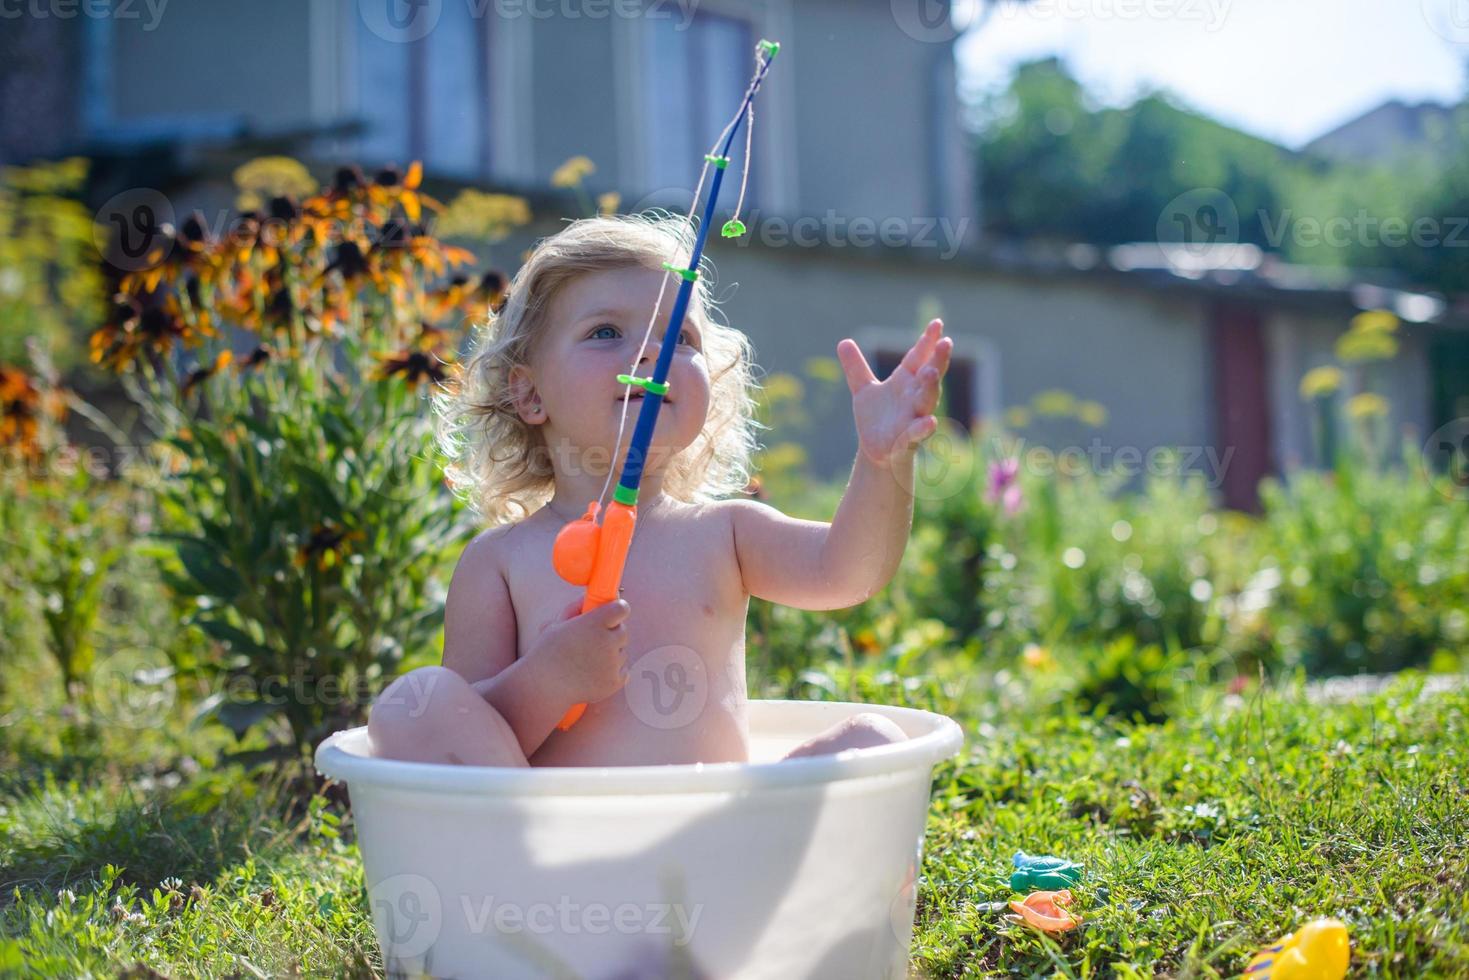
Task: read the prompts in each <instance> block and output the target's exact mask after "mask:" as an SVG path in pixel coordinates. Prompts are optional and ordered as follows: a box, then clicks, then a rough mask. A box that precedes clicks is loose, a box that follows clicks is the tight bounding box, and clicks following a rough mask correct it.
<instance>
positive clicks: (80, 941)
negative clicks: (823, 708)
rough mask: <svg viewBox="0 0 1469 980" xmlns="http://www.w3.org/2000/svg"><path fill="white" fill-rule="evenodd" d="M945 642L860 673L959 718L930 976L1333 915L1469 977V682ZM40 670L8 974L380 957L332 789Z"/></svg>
mask: <svg viewBox="0 0 1469 980" xmlns="http://www.w3.org/2000/svg"><path fill="white" fill-rule="evenodd" d="M930 667H931V669H930V670H927V671H925V675H926V676H927V677H928V678H929V682H928V683H914V682H913V680H912V679H911V678H910V679H909V681H908V683H906V684H896V685H891V686H886V687H885V686H883V685H872V684H864V685H861V688H862V690H864V691H865V692H866V694H867V696H870V697H874V698H881V699H882V700H887V701H893V702H906V703H909V704H914V705H918V706H925V707H932V708H935V709H938V710H941V711H945V712H948V713H950V714H952V715H954V716H955V717H957V718H958V719H960V720H961V722H962V723H963V725H964V728H965V732H966V736H967V740H968V741H967V745H966V747H965V751H964V752H963V754H962V755H961V756H960V757H958V758H957V759H955V760H954V761H953V762H952V763H948V764H945V765H944V766H942V767H941V768H940V770H939V771H938V772H937V773H936V779H935V783H934V802H933V810H932V815H931V819H930V825H929V836H928V842H927V845H926V859H925V862H924V867H923V874H922V879H921V883H920V892H919V904H918V924H917V928H916V932H915V938H914V943H913V969H914V973H915V974H916V975H920V976H935V977H968V976H1016V975H1019V976H1065V977H1086V976H1117V977H1132V976H1155V975H1167V976H1180V977H1184V976H1192V977H1213V976H1231V975H1235V974H1237V973H1238V972H1239V971H1240V970H1241V969H1242V968H1243V966H1244V964H1245V962H1246V960H1247V959H1248V956H1249V954H1250V953H1251V952H1253V951H1254V949H1255V948H1256V947H1258V946H1260V945H1262V944H1264V943H1267V942H1268V941H1270V940H1272V939H1274V938H1275V937H1276V936H1278V935H1279V934H1281V933H1283V932H1286V931H1289V930H1290V929H1292V928H1294V927H1295V926H1297V925H1298V924H1300V923H1301V922H1303V921H1305V920H1307V919H1309V918H1312V917H1315V916H1324V915H1332V916H1337V917H1339V918H1341V919H1343V920H1345V921H1346V922H1347V923H1348V925H1349V926H1350V927H1351V931H1352V941H1353V967H1352V973H1351V975H1352V976H1385V977H1386V976H1396V977H1435V976H1436V977H1455V976H1465V975H1469V895H1466V890H1465V888H1464V885H1465V883H1466V882H1469V780H1466V774H1469V750H1466V746H1469V721H1466V713H1469V712H1466V709H1469V691H1466V690H1465V689H1464V688H1462V687H1458V686H1455V685H1453V684H1447V685H1445V684H1442V683H1435V684H1428V683H1425V679H1424V678H1423V676H1422V675H1417V676H1414V675H1403V676H1400V677H1398V678H1397V679H1395V680H1393V681H1392V682H1390V683H1389V684H1387V685H1386V687H1385V688H1383V689H1382V690H1381V691H1378V692H1375V693H1368V694H1362V695H1357V696H1338V697H1331V696H1329V695H1330V690H1331V689H1329V688H1323V687H1321V686H1315V687H1305V686H1302V685H1300V684H1287V685H1283V686H1279V687H1276V686H1266V687H1259V686H1257V687H1255V688H1254V689H1253V691H1252V692H1249V693H1246V694H1245V695H1243V696H1240V695H1230V694H1226V693H1224V692H1223V691H1222V690H1216V689H1214V688H1198V689H1194V690H1192V692H1191V693H1189V694H1188V695H1187V696H1186V697H1184V698H1183V699H1181V700H1180V701H1179V702H1178V703H1177V704H1176V705H1175V707H1174V711H1173V717H1172V718H1171V720H1168V721H1165V722H1163V723H1161V724H1131V723H1121V722H1116V721H1110V720H1099V719H1096V718H1092V717H1089V716H1083V715H1080V714H1077V713H1068V712H1066V711H1064V710H1058V709H1056V708H1046V707H1044V706H1043V705H1040V704H1039V703H1037V702H1036V701H1035V700H1034V699H1033V697H1032V692H1031V690H1030V684H1029V682H1028V681H1027V680H1026V679H1025V678H1023V677H1017V676H1013V675H1011V674H1009V673H1007V672H1003V671H1002V672H1000V673H998V674H994V675H984V676H981V675H977V674H972V673H970V672H969V671H968V670H967V669H965V668H963V667H962V666H961V665H959V664H957V663H954V662H952V661H939V662H935V663H933V664H931V665H930ZM828 670H829V671H830V672H831V674H832V675H833V676H834V677H835V679H836V681H837V682H838V685H839V688H840V682H841V681H842V679H843V678H842V677H841V676H840V674H841V671H842V668H841V667H840V666H839V665H835V664H833V665H831V666H830V667H829V668H828ZM44 674H45V671H44V670H43V669H41V667H40V666H39V665H37V668H36V670H35V671H33V672H32V673H31V674H29V675H26V674H22V675H20V676H19V677H14V676H12V677H10V678H8V681H9V683H8V684H7V686H6V691H7V693H6V694H5V701H4V714H3V716H0V738H3V744H0V754H3V758H0V764H3V772H4V776H3V777H0V827H3V831H4V833H3V834H0V841H3V843H0V882H3V894H4V896H5V898H4V908H3V913H0V929H3V936H4V938H3V939H0V972H3V973H5V974H16V975H46V976H59V975H66V976H88V975H90V976H110V975H118V974H122V973H129V974H130V975H133V976H155V975H159V974H162V975H167V976H195V975H208V976H266V975H299V974H324V975H362V976H367V975H371V974H373V973H374V972H375V971H377V970H378V969H379V960H378V954H377V950H376V948H375V943H374V941H373V937H372V930H371V924H370V921H369V919H368V915H367V905H366V894H365V889H364V884H363V880H362V872H361V868H360V865H359V862H358V858H357V851H356V845H355V843H354V835H353V827H352V820H351V816H350V814H349V812H348V810H347V808H346V805H345V802H344V800H343V799H342V794H341V793H340V792H339V791H336V790H334V789H333V788H328V789H327V790H326V792H325V795H321V794H316V795H311V794H303V793H301V792H300V791H299V790H300V784H299V782H298V781H293V779H291V778H288V777H287V776H286V775H283V774H281V773H279V772H275V773H273V774H271V775H263V774H262V772H263V771H262V770H256V771H255V772H254V773H253V774H251V773H248V772H247V771H246V770H245V769H244V768H243V766H242V765H239V764H232V763H227V762H223V761H221V756H222V754H223V753H225V752H227V751H230V750H232V749H233V748H234V746H233V744H232V742H231V741H229V740H228V739H227V737H226V736H222V735H220V734H219V733H218V730H217V729H202V730H196V729H191V728H190V726H189V723H188V721H187V719H186V718H185V717H184V715H183V713H182V712H181V711H172V712H166V713H163V714H161V715H160V716H159V721H160V724H159V725H158V726H157V727H149V728H145V729H141V730H138V729H124V728H111V729H106V728H104V729H102V730H100V731H95V732H89V731H88V730H87V729H86V726H84V725H82V724H81V723H80V722H71V723H68V722H66V721H59V720H58V708H59V707H60V706H59V705H58V704H57V703H55V702H54V701H50V700H48V697H47V692H48V691H50V690H53V689H54V686H53V685H52V684H51V683H50V681H51V680H52V679H51V678H49V677H45V676H44ZM42 681H45V683H42ZM905 692H906V693H905ZM1019 849H1024V850H1026V851H1028V852H1032V853H1055V854H1059V855H1064V856H1066V857H1068V858H1071V859H1073V860H1075V861H1078V862H1081V863H1082V864H1083V865H1084V866H1085V867H1086V874H1085V877H1084V879H1083V881H1082V883H1081V885H1080V886H1079V887H1078V888H1076V889H1075V892H1076V895H1077V905H1076V908H1077V910H1079V911H1080V912H1081V914H1082V915H1083V916H1084V918H1085V923H1084V925H1083V926H1082V927H1081V928H1080V929H1078V930H1076V931H1074V932H1071V933H1069V934H1065V935H1064V936H1062V937H1061V938H1060V939H1059V940H1055V939H1052V938H1048V937H1046V936H1044V935H1042V934H1040V933H1037V932H1035V931H1033V930H1032V929H1030V928H1029V927H1027V926H1024V925H1021V924H1019V923H1016V922H1014V921H1011V920H1009V919H1007V918H1006V916H1005V912H1007V911H1008V910H1007V909H1006V907H1005V906H1004V904H1003V903H1004V902H1006V901H1007V900H1008V899H1010V898H1012V897H1013V896H1012V894H1011V893H1010V891H1009V888H1008V881H1007V879H1008V874H1009V859H1010V856H1011V855H1012V854H1013V853H1014V852H1015V851H1016V850H1019Z"/></svg>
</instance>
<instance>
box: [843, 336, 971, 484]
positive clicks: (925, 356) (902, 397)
mask: <svg viewBox="0 0 1469 980" xmlns="http://www.w3.org/2000/svg"><path fill="white" fill-rule="evenodd" d="M943 330H944V322H943V321H942V320H934V321H932V322H931V323H929V325H928V327H927V328H926V329H925V330H924V331H923V334H922V335H921V336H920V337H919V338H918V341H917V343H915V344H914V345H913V346H912V347H911V348H910V349H909V350H908V353H906V354H904V355H903V361H902V363H901V364H899V365H898V366H897V367H896V368H894V369H893V373H892V374H891V375H889V376H888V377H887V379H886V380H884V381H878V380H877V377H876V376H875V375H874V374H873V373H872V368H870V367H868V365H867V358H865V357H863V356H862V350H861V348H859V347H858V346H857V343H856V341H853V340H851V339H850V338H849V339H847V340H843V341H842V342H841V343H840V344H837V359H838V360H840V361H841V363H842V370H843V371H844V372H845V373H846V375H847V387H848V388H850V389H851V390H852V415H853V417H855V419H856V420H857V442H858V444H859V445H860V446H861V449H862V454H863V455H864V456H866V457H867V458H868V459H869V460H871V461H872V462H873V463H876V464H877V465H878V466H883V467H886V466H891V465H892V463H893V462H894V461H895V460H902V459H903V458H905V457H908V458H911V457H912V455H913V453H915V452H916V451H917V449H918V446H919V444H920V443H922V442H923V441H924V440H925V439H927V438H928V437H929V436H931V435H933V433H934V430H935V429H936V428H937V427H938V420H937V419H935V418H934V416H933V411H934V409H936V408H937V407H938V404H939V383H940V382H941V381H942V380H943V377H944V374H945V373H947V372H948V370H949V356H950V355H951V354H952V353H953V351H954V340H953V338H952V337H945V336H943Z"/></svg>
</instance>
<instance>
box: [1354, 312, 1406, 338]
mask: <svg viewBox="0 0 1469 980" xmlns="http://www.w3.org/2000/svg"><path fill="white" fill-rule="evenodd" d="M1397 329H1398V318H1397V316H1396V315H1395V314H1393V313H1390V312H1388V311H1387V310H1367V311H1366V312H1365V313H1358V314H1357V315H1356V316H1354V317H1352V331H1353V332H1354V333H1393V332H1394V331H1396V330H1397Z"/></svg>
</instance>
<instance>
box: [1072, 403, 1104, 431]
mask: <svg viewBox="0 0 1469 980" xmlns="http://www.w3.org/2000/svg"><path fill="white" fill-rule="evenodd" d="M1076 417H1077V418H1079V419H1081V421H1082V422H1084V423H1086V424H1087V425H1089V426H1091V427H1092V428H1094V429H1100V428H1101V427H1102V426H1104V425H1106V424H1107V408H1106V406H1104V405H1103V404H1102V403H1101V402H1080V403H1079V404H1078V405H1077V406H1076Z"/></svg>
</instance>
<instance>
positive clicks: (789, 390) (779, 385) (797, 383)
mask: <svg viewBox="0 0 1469 980" xmlns="http://www.w3.org/2000/svg"><path fill="white" fill-rule="evenodd" d="M804 393H805V387H804V386H803V385H802V384H801V379H800V378H798V377H796V376H795V375H794V374H786V373H785V372H784V371H782V372H779V373H777V374H772V375H770V376H769V377H767V378H766V379H765V384H764V385H763V386H761V391H760V395H761V400H762V401H764V402H765V403H766V404H771V405H773V404H775V403H777V402H783V401H800V399H801V396H802V395H803V394H804Z"/></svg>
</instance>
